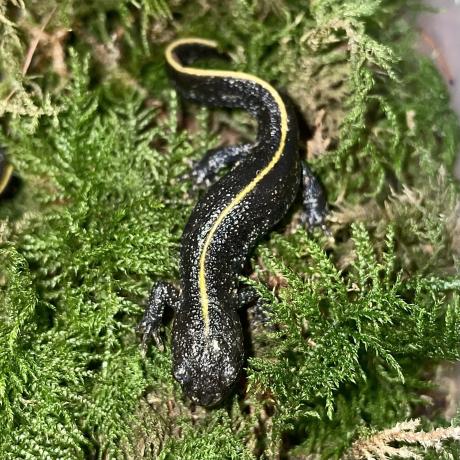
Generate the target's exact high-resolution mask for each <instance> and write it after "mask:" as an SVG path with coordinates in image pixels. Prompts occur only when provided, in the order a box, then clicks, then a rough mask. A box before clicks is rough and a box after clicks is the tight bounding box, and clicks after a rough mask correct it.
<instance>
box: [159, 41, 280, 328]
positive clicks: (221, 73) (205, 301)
mask: <svg viewBox="0 0 460 460" xmlns="http://www.w3.org/2000/svg"><path fill="white" fill-rule="evenodd" d="M192 44H197V45H205V46H209V47H213V48H217V43H216V42H215V41H212V40H204V39H201V38H184V39H179V40H176V41H174V42H172V43H171V44H170V45H169V46H168V47H167V48H166V52H165V56H166V60H167V62H168V64H169V65H170V66H171V67H172V68H173V69H175V70H176V71H177V72H180V73H184V74H187V75H196V76H203V77H227V78H236V79H240V80H247V81H252V82H254V83H257V84H258V85H260V86H261V87H262V88H264V89H265V90H267V91H268V92H269V93H270V94H271V96H272V97H273V99H274V100H275V102H276V104H277V105H278V110H279V112H280V118H281V126H280V143H279V146H278V148H277V150H276V152H275V153H274V155H273V157H272V159H271V160H270V162H269V163H268V165H267V166H265V168H263V169H262V170H261V171H260V172H259V173H258V174H257V175H256V176H255V177H254V179H253V180H252V181H251V182H250V183H249V184H248V185H246V186H245V187H244V188H243V189H242V190H241V191H240V192H238V193H237V194H236V195H235V197H234V198H233V199H232V200H231V201H230V203H229V204H228V205H227V206H226V207H225V208H224V209H223V210H222V212H221V213H220V214H219V215H218V216H217V218H216V220H215V221H214V223H213V224H212V227H211V229H210V230H209V232H208V234H207V236H206V239H205V241H204V244H203V248H202V250H201V254H200V260H199V275H198V284H199V289H200V300H201V313H202V316H203V322H204V327H205V335H206V336H207V335H208V334H209V298H208V291H207V285H206V266H205V264H206V255H207V252H208V249H209V246H210V245H211V242H212V239H213V237H214V234H215V233H216V231H217V229H218V227H219V225H220V224H221V223H222V222H223V220H224V219H225V218H226V217H227V216H228V215H229V214H230V213H231V212H232V210H233V209H234V208H235V207H236V206H237V205H238V204H239V203H241V201H243V199H244V198H245V197H246V195H248V194H249V193H250V192H251V191H252V190H254V188H255V187H256V185H257V184H258V183H259V182H260V181H261V180H262V179H263V178H264V177H265V176H266V175H267V174H268V173H269V172H270V171H271V170H272V169H273V167H274V166H275V165H276V163H277V162H278V160H279V159H280V157H281V155H282V153H283V150H284V146H285V143H286V135H287V129H288V116H287V112H286V107H285V105H284V102H283V100H282V99H281V96H280V95H279V93H278V91H276V89H275V88H273V86H271V85H270V84H269V83H267V82H266V81H264V80H262V79H260V78H258V77H256V76H254V75H251V74H248V73H244V72H233V71H226V70H205V69H197V68H194V67H184V66H183V65H182V64H181V63H180V62H178V61H177V59H176V58H175V57H174V54H173V53H174V49H175V48H177V47H179V46H181V45H192Z"/></svg>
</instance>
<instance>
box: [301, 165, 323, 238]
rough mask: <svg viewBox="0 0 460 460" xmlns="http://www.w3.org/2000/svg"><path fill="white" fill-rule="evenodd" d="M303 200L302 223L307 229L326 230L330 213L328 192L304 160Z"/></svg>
mask: <svg viewBox="0 0 460 460" xmlns="http://www.w3.org/2000/svg"><path fill="white" fill-rule="evenodd" d="M302 201H303V213H302V215H301V217H300V220H301V222H302V224H303V225H304V226H305V227H306V228H307V229H311V228H313V227H321V228H322V229H323V230H325V229H326V225H325V220H326V215H327V213H328V206H327V200H326V193H325V191H324V189H323V187H322V185H321V183H320V182H319V180H318V178H317V177H316V176H315V175H314V174H313V173H312V171H311V170H310V168H309V167H308V166H307V164H306V163H304V162H302Z"/></svg>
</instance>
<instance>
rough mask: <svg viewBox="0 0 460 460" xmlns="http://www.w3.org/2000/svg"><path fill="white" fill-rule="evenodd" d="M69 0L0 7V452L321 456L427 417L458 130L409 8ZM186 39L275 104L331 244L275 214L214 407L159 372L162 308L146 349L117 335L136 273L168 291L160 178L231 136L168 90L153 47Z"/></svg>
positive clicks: (167, 219)
mask: <svg viewBox="0 0 460 460" xmlns="http://www.w3.org/2000/svg"><path fill="white" fill-rule="evenodd" d="M83 3H84V2H83ZM83 3H82V2H72V1H67V2H55V1H54V0H46V1H40V2H34V1H31V2H24V3H22V2H14V1H11V2H9V1H3V2H1V1H0V27H1V31H2V37H3V40H2V44H1V46H0V59H1V72H2V75H3V76H4V78H3V79H2V80H1V81H0V94H1V95H2V98H1V99H2V102H1V103H0V110H1V113H2V114H3V115H5V116H4V118H3V125H2V126H3V130H2V133H1V135H0V140H1V143H2V144H3V145H5V146H6V147H7V149H8V152H9V155H10V158H11V161H12V162H13V164H14V165H15V168H16V171H17V173H18V175H20V177H21V178H22V181H23V187H22V189H21V190H20V191H19V193H18V194H17V195H16V197H15V198H14V199H13V200H4V201H2V203H1V206H0V218H1V226H0V242H1V243H0V244H1V252H0V259H1V261H2V270H1V271H2V277H1V278H0V297H1V303H0V320H1V324H0V417H1V419H2V420H3V421H4V425H3V428H2V430H1V431H0V452H1V455H0V456H1V457H2V458H11V459H17V458H51V459H54V458H56V459H58V458H59V459H61V458H69V459H74V458H127V457H128V458H163V459H170V458H171V459H173V458H178V459H192V458H203V459H214V458H216V459H221V458H229V459H231V458H248V459H249V458H306V457H307V456H310V455H315V454H316V455H319V457H320V458H324V459H330V458H340V457H341V456H343V455H344V454H346V452H350V446H351V445H352V443H353V442H355V441H357V440H359V439H361V438H363V437H366V436H367V435H368V434H369V433H374V432H377V431H379V430H383V429H385V428H389V427H391V426H394V425H395V424H396V423H397V422H401V421H403V420H405V419H407V418H409V417H413V416H419V415H420V414H422V415H423V416H424V421H425V424H426V426H429V427H431V428H435V427H437V426H444V425H445V424H446V421H445V420H443V414H442V411H441V410H440V409H441V408H438V407H435V408H430V409H429V410H428V405H427V401H428V400H429V398H428V395H430V394H432V393H433V392H434V391H435V384H434V383H433V381H432V377H433V369H434V367H435V366H436V365H437V364H438V363H440V362H442V361H443V360H452V361H454V360H457V359H458V358H459V352H460V350H459V345H458V344H459V343H460V340H459V339H460V337H459V331H460V329H459V311H460V310H459V293H458V290H459V286H460V278H459V276H458V269H457V258H458V254H459V252H460V248H459V241H458V237H457V236H456V233H458V222H457V220H458V216H457V214H458V212H457V210H456V205H457V202H458V185H457V183H456V182H455V180H454V178H453V177H452V174H451V172H450V171H451V170H452V165H453V161H454V157H455V153H456V151H457V148H458V140H459V139H458V134H459V131H458V121H457V119H456V117H455V116H454V115H453V113H452V112H451V111H450V109H449V108H448V99H447V91H446V88H445V85H444V83H443V81H442V78H441V77H440V76H439V74H438V73H437V71H436V70H435V69H434V67H433V65H432V63H431V62H430V61H429V60H427V59H425V58H421V57H420V56H418V55H417V54H416V53H415V52H414V51H413V42H414V33H413V29H412V26H411V25H410V24H408V22H407V21H406V20H404V19H402V18H404V17H407V15H406V16H405V15H404V14H402V13H403V9H404V8H406V9H407V10H408V12H409V13H414V12H415V11H416V10H417V9H418V8H419V5H418V3H417V2H410V3H408V2H402V1H399V0H391V1H389V0H388V1H375V2H365V3H363V2H361V1H358V0H356V1H355V0H353V1H348V2H345V3H344V2H342V1H338V0H337V1H334V0H318V1H315V2H310V4H309V5H307V6H305V4H304V3H302V2H299V1H297V0H289V1H288V0H286V1H279V2H267V1H256V0H254V1H252V0H249V1H239V0H238V1H235V2H232V7H231V8H229V7H228V5H227V4H226V3H225V2H221V1H215V0H208V1H205V2H196V1H191V2H183V1H181V0H177V1H171V2H168V3H166V2H164V1H162V0H160V1H159V0H154V1H150V0H149V1H139V2H137V1H133V0H128V1H112V0H110V1H103V2H93V3H91V5H90V4H89V3H87V4H83ZM50 13H51V14H50ZM223 24H225V27H223V26H222V25H223ZM41 27H42V28H43V29H44V31H45V32H46V34H48V35H47V36H48V39H47V40H41V41H40V42H39V43H38V46H37V48H36V49H35V50H33V53H32V54H33V55H32V59H31V61H30V66H29V67H28V69H27V72H22V69H23V66H24V62H25V61H26V56H27V55H28V52H30V50H31V48H30V43H31V37H32V32H33V31H34V30H38V29H40V28H41ZM70 30H71V32H70ZM190 35H199V36H204V37H210V38H213V39H216V40H218V42H219V43H220V45H221V47H222V48H223V49H226V50H229V51H230V53H231V56H232V58H233V62H232V63H231V66H232V68H236V69H240V70H245V71H248V72H252V73H255V74H257V75H258V76H260V77H261V78H265V79H267V80H269V81H271V82H273V83H275V84H276V85H277V86H279V87H280V88H282V89H283V90H285V91H286V92H287V93H288V94H289V95H290V96H291V97H292V98H293V99H294V101H295V103H296V104H297V106H298V109H299V113H300V114H301V115H302V116H303V117H304V119H305V120H304V121H305V122H306V124H307V125H308V126H309V128H307V129H303V131H302V137H301V145H300V149H301V152H302V155H304V156H307V157H308V159H309V160H310V162H311V164H312V167H313V169H314V170H315V171H316V172H317V173H318V175H319V176H320V177H321V180H322V181H323V182H324V184H325V187H326V189H327V191H328V198H329V202H330V203H331V208H332V213H331V215H330V219H329V227H330V230H331V233H332V236H333V237H327V236H325V235H322V234H320V233H315V234H312V235H307V234H306V233H305V232H304V231H303V230H300V229H298V228H296V225H295V222H296V218H295V212H294V214H293V215H290V216H288V217H287V218H286V219H285V221H284V222H283V225H280V226H278V228H277V229H276V231H274V232H273V233H271V234H270V235H269V237H268V238H267V239H266V240H265V241H264V242H263V243H261V244H260V246H259V248H258V249H257V251H256V253H255V254H254V255H253V258H252V262H253V266H254V268H255V274H254V275H255V276H253V277H252V278H253V279H252V280H251V281H249V280H248V281H247V282H249V283H252V284H254V285H255V286H256V287H257V288H258V289H259V291H260V293H261V295H262V296H263V297H264V299H265V301H266V304H267V309H268V316H269V319H270V321H269V324H267V325H265V326H261V325H260V324H259V325H257V324H256V325H252V324H249V325H247V332H248V335H249V336H250V342H251V348H252V351H251V356H250V357H249V360H248V365H247V375H246V377H247V378H246V380H245V381H242V382H241V385H240V386H239V388H237V391H236V392H235V395H234V396H233V397H232V398H230V400H229V401H228V402H227V403H226V404H224V406H223V407H221V408H219V409H215V410H204V409H202V408H197V407H193V406H192V405H191V404H190V402H188V401H187V400H185V399H184V397H183V395H182V393H181V391H180V389H179V387H178V385H177V384H176V383H175V381H174V380H173V378H172V376H171V372H170V368H171V361H170V349H171V344H170V323H167V324H165V331H164V338H165V347H164V348H165V349H164V350H158V349H155V348H153V347H152V348H150V349H149V350H148V352H147V354H146V356H143V355H142V353H141V351H140V349H139V345H138V342H139V340H138V337H137V336H136V333H135V325H136V324H137V322H138V321H139V318H140V316H141V314H142V310H143V305H144V304H145V299H146V297H147V295H148V292H149V289H150V288H151V285H152V283H153V282H154V281H155V280H157V279H168V280H171V281H175V282H177V278H178V272H177V262H178V260H177V257H178V248H179V242H180V235H181V232H182V229H183V227H184V224H185V222H186V218H187V215H188V213H189V212H190V210H191V208H192V206H193V203H194V202H195V200H196V198H197V197H196V196H194V195H193V194H190V193H189V191H190V183H188V182H187V181H183V180H181V179H180V177H181V175H183V173H184V172H186V171H187V170H188V169H189V167H190V163H191V162H192V161H194V160H196V159H197V158H200V157H201V156H202V155H203V154H204V152H205V151H206V150H207V149H209V148H211V147H214V146H215V145H216V144H218V143H219V142H222V141H224V140H226V141H229V142H234V141H235V139H250V138H252V137H253V136H254V128H255V126H254V122H253V120H251V119H250V118H249V117H248V116H247V115H246V114H242V113H239V112H236V113H234V112H228V111H224V110H217V111H213V112H212V113H211V112H210V111H207V110H204V109H201V108H198V107H196V106H192V105H185V104H184V105H183V106H180V105H179V102H178V100H177V98H176V95H175V93H174V92H173V91H172V90H171V88H170V83H169V82H168V81H167V78H166V74H165V72H164V66H163V57H162V53H163V50H164V46H165V45H166V44H167V43H168V42H169V41H170V40H171V39H173V38H174V37H176V36H190ZM53 46H54V48H53ZM53 53H54V54H53ZM50 56H54V58H50ZM10 94H11V95H10ZM294 211H295V210H294ZM291 221H292V222H291ZM249 316H251V314H249ZM453 423H455V424H458V420H454V422H453ZM455 449H457V450H458V446H455V445H454V444H451V445H450V444H446V447H445V449H444V453H443V455H448V454H451V455H454V456H455V455H456V452H457V450H455ZM436 455H437V454H436ZM425 456H426V458H434V457H432V452H430V451H428V452H427V453H426V454H425Z"/></svg>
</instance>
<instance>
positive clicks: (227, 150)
mask: <svg viewBox="0 0 460 460" xmlns="http://www.w3.org/2000/svg"><path fill="white" fill-rule="evenodd" d="M252 147H253V144H239V145H228V146H226V147H219V148H217V149H211V150H208V152H206V155H205V156H204V157H203V158H202V159H201V160H200V161H199V162H198V163H197V164H196V165H195V166H194V167H193V170H192V172H191V173H190V174H189V177H190V178H191V179H192V181H193V182H194V185H195V187H200V186H202V185H205V186H209V185H211V184H212V183H213V182H215V179H216V176H217V174H218V173H219V172H220V171H221V170H222V169H223V168H226V167H229V166H233V165H234V164H235V163H237V162H238V161H239V160H241V159H242V158H244V157H245V156H246V155H247V153H248V152H249V151H250V150H251V148H252Z"/></svg>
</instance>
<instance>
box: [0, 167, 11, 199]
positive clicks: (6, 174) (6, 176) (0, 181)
mask: <svg viewBox="0 0 460 460" xmlns="http://www.w3.org/2000/svg"><path fill="white" fill-rule="evenodd" d="M12 174H13V166H11V165H6V166H5V171H3V174H2V177H0V193H2V192H3V190H5V188H6V186H7V185H8V182H9V181H10V178H11V175H12Z"/></svg>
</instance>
